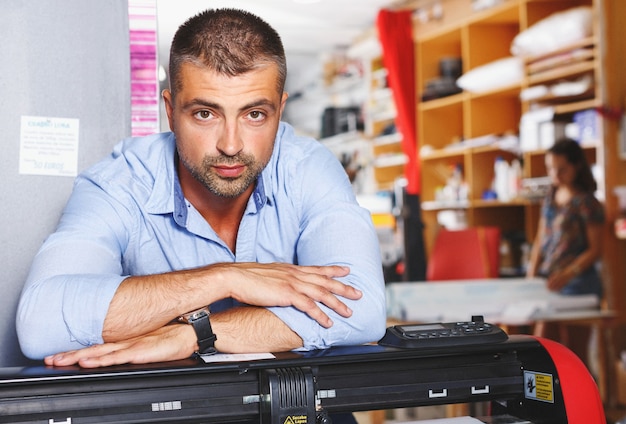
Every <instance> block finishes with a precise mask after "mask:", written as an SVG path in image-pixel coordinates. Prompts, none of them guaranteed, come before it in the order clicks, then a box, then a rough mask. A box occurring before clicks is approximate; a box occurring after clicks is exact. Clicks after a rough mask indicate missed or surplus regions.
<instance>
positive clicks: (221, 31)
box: [169, 9, 287, 95]
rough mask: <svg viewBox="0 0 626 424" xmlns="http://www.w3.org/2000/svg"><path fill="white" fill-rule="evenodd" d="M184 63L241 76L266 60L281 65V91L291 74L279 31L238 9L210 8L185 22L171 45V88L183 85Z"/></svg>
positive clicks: (279, 82)
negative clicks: (288, 70)
mask: <svg viewBox="0 0 626 424" xmlns="http://www.w3.org/2000/svg"><path fill="white" fill-rule="evenodd" d="M183 63H194V64H197V65H200V66H205V67H208V68H209V69H212V70H214V71H216V72H218V73H220V74H224V75H229V76H237V75H241V74H245V73H246V72H249V71H251V70H253V69H255V68H257V67H258V66H261V65H264V64H271V63H273V64H275V65H276V66H277V67H278V87H277V89H278V91H279V93H282V92H283V90H284V87H285V79H286V78H287V60H286V58H285V51H284V48H283V44H282V41H281V39H280V36H279V35H278V33H277V32H276V31H275V30H274V28H272V27H271V26H270V25H269V24H268V23H267V22H265V21H264V20H262V19H261V18H259V17H258V16H256V15H253V14H252V13H249V12H246V11H244V10H238V9H209V10H206V11H204V12H201V13H199V14H197V15H195V16H193V17H191V18H189V19H188V20H187V21H186V22H185V23H184V24H182V25H181V26H180V27H179V28H178V30H177V31H176V34H175V35H174V39H173V40H172V46H171V48H170V64H169V73H170V75H169V76H170V89H171V90H172V95H175V91H176V90H180V89H181V81H180V79H179V72H180V67H181V65H182V64H183Z"/></svg>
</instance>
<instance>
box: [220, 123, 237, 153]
mask: <svg viewBox="0 0 626 424" xmlns="http://www.w3.org/2000/svg"><path fill="white" fill-rule="evenodd" d="M242 148H243V141H242V140H241V137H240V134H239V131H238V128H237V125H236V124H225V125H224V128H223V131H222V134H221V136H220V137H219V139H218V142H217V149H218V150H219V151H220V152H221V153H223V154H224V155H226V156H235V155H236V154H237V153H239V152H240V151H241V149H242Z"/></svg>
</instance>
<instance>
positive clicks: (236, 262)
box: [17, 9, 385, 367]
mask: <svg viewBox="0 0 626 424" xmlns="http://www.w3.org/2000/svg"><path fill="white" fill-rule="evenodd" d="M285 77H286V61H285V55H284V51H283V47H282V43H281V40H280V37H279V36H278V34H277V33H276V32H275V31H274V30H273V29H272V28H271V27H270V26H269V25H267V24H266V23H265V22H264V21H262V20H261V19H259V18H258V17H256V16H254V15H251V14H249V13H247V12H243V11H237V10H231V9H223V10H208V11H206V12H204V13H201V14H199V15H197V16H195V17H193V18H191V19H189V20H188V21H187V22H186V23H185V24H183V25H182V26H181V27H180V28H179V30H178V31H177V33H176V35H175V37H174V40H173V42H172V47H171V57H170V89H169V90H165V91H164V92H163V98H164V101H165V106H166V111H167V115H168V120H169V125H170V128H171V130H172V133H164V134H157V135H154V136H151V137H144V138H137V139H128V140H124V141H123V142H121V143H120V144H119V145H117V146H116V148H115V149H114V151H113V153H112V154H111V156H110V157H108V158H106V159H105V160H103V161H102V162H100V163H98V164H96V165H95V166H93V167H92V168H90V169H89V170H87V171H86V172H84V173H83V174H82V175H80V176H79V177H78V178H77V180H76V183H75V187H74V191H73V193H72V195H71V197H70V199H69V201H68V204H67V206H66V208H65V210H64V213H63V216H62V217H61V220H60V222H59V225H58V228H57V230H56V232H55V233H54V234H52V235H51V236H50V237H49V238H48V239H47V240H46V241H45V243H44V245H43V246H42V248H41V249H40V251H39V252H38V254H37V256H36V258H35V260H34V262H33V266H32V269H31V272H30V274H29V277H28V279H27V282H26V284H25V287H24V290H23V293H22V297H21V299H20V304H19V307H18V315H17V331H18V336H19V340H20V345H21V347H22V350H23V352H24V353H25V355H26V356H28V357H30V358H45V359H44V360H45V363H46V364H48V365H56V366H64V365H71V364H78V365H80V366H82V367H100V366H107V365H112V364H122V363H147V362H156V361H165V360H175V359H181V358H186V357H189V356H190V355H192V354H193V353H194V352H199V353H209V352H212V351H214V349H217V350H218V351H222V352H269V351H285V350H292V349H313V348H325V347H328V346H331V345H337V344H358V343H364V342H370V341H375V340H378V339H379V338H380V337H382V335H383V332H384V328H385V300H384V284H383V279H382V267H381V263H380V255H379V249H378V244H377V240H376V234H375V232H374V229H373V226H372V222H371V218H370V216H369V214H368V212H367V211H365V210H363V209H362V208H360V207H359V206H358V205H357V203H356V201H355V197H354V194H353V193H352V190H351V186H350V184H349V181H348V178H347V176H346V175H345V172H344V171H343V168H342V167H341V165H340V164H339V162H338V161H337V160H336V159H335V158H334V157H333V156H332V154H330V153H329V152H328V151H327V150H326V149H324V148H323V147H322V146H321V145H320V144H319V143H317V142H316V141H314V140H311V139H307V138H300V137H296V136H295V135H294V133H293V129H292V128H291V127H290V126H288V125H287V124H285V123H281V122H280V117H281V114H282V111H283V109H284V106H285V102H286V100H287V94H286V93H285V92H284V91H283V89H284V83H285ZM207 305H210V319H209V313H208V311H207V310H206V306H207ZM188 324H192V325H188Z"/></svg>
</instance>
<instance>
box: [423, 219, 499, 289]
mask: <svg viewBox="0 0 626 424" xmlns="http://www.w3.org/2000/svg"><path fill="white" fill-rule="evenodd" d="M500 234H501V233H500V228H498V227H486V226H485V227H470V228H467V229H464V230H446V229H444V228H442V229H441V230H439V233H438V234H437V237H436V238H435V244H434V246H433V249H432V252H431V253H430V257H429V259H428V264H427V268H426V280H428V281H442V280H467V279H476V278H497V277H498V276H499V274H500Z"/></svg>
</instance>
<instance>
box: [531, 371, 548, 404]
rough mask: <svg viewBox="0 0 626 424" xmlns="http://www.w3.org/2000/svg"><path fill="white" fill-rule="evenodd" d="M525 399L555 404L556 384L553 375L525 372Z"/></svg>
mask: <svg viewBox="0 0 626 424" xmlns="http://www.w3.org/2000/svg"><path fill="white" fill-rule="evenodd" d="M524 386H525V387H524V397H526V399H533V400H539V401H542V402H549V403H554V384H553V378H552V374H546V373H543V372H535V371H524Z"/></svg>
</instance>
